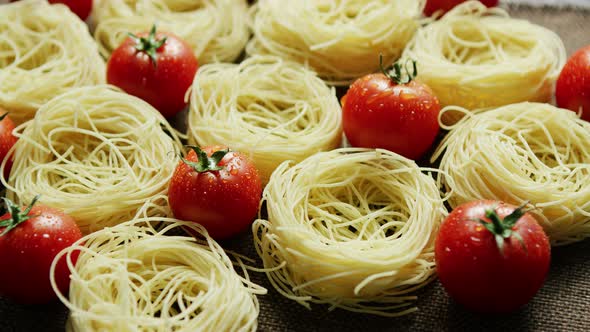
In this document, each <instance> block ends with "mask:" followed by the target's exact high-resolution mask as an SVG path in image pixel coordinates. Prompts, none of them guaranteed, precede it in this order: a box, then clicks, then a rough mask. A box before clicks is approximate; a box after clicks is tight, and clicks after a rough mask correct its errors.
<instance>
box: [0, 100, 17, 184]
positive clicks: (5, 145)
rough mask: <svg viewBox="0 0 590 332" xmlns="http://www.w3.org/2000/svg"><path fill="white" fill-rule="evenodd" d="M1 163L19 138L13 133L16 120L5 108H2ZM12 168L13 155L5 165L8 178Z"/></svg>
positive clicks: (0, 122) (0, 124) (0, 125)
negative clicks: (11, 117) (13, 119)
mask: <svg viewBox="0 0 590 332" xmlns="http://www.w3.org/2000/svg"><path fill="white" fill-rule="evenodd" d="M0 114H2V115H0V163H1V162H2V161H3V160H4V159H5V158H6V156H7V155H8V152H9V151H10V149H12V147H13V146H14V144H15V143H16V141H17V138H16V137H15V136H14V135H12V131H13V130H14V122H12V120H11V119H10V117H9V116H8V113H6V112H5V111H4V110H2V109H0ZM11 168H12V157H11V158H10V159H9V160H7V161H6V166H4V178H6V179H8V176H9V175H10V169H11Z"/></svg>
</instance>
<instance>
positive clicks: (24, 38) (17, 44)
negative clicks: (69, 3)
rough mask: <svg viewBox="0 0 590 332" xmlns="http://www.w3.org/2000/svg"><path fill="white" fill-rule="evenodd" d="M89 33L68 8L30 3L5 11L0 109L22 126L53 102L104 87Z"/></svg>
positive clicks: (0, 35) (0, 31) (0, 34)
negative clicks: (75, 90)
mask: <svg viewBox="0 0 590 332" xmlns="http://www.w3.org/2000/svg"><path fill="white" fill-rule="evenodd" d="M104 76H105V64H104V61H103V60H102V58H101V57H100V55H99V54H98V49H97V46H96V44H95V43H94V40H93V39H92V37H91V36H90V33H89V32H88V27H87V26H86V24H84V22H82V21H81V20H80V19H79V18H78V16H76V15H75V14H73V13H72V12H71V11H70V10H69V9H68V8H67V7H66V6H65V5H61V4H56V5H50V4H49V3H47V1H45V0H24V1H18V2H15V3H11V4H6V5H2V6H0V108H4V109H5V110H7V111H9V112H10V117H11V118H12V119H13V120H14V121H15V122H17V123H22V122H25V121H26V120H29V119H31V118H33V116H34V115H35V112H36V111H37V109H38V108H39V107H41V106H42V105H43V104H44V103H46V102H47V101H49V100H50V99H51V98H53V97H55V96H57V95H59V94H61V93H63V92H66V91H67V90H69V89H71V88H75V87H79V86H88V85H94V84H99V83H104Z"/></svg>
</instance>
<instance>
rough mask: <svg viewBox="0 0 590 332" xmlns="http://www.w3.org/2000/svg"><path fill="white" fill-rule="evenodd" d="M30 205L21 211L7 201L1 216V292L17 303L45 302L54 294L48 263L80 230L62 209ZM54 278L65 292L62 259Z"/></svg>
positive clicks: (66, 278)
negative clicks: (6, 208) (7, 211)
mask: <svg viewBox="0 0 590 332" xmlns="http://www.w3.org/2000/svg"><path fill="white" fill-rule="evenodd" d="M34 203H35V201H33V203H31V206H32V205H33V204H34ZM31 206H29V207H28V208H26V209H24V210H23V211H21V209H20V208H19V207H18V206H16V205H14V203H12V202H9V201H7V207H8V210H9V213H6V214H5V215H4V216H2V218H1V219H2V221H1V222H0V234H2V235H0V271H2V273H0V294H1V295H2V296H6V297H9V298H12V299H13V300H15V301H16V302H19V303H26V304H38V303H47V302H49V301H51V300H52V299H54V298H55V297H56V295H55V292H54V291H53V289H52V288H51V284H50V282H49V268H50V266H51V263H52V261H53V259H54V258H55V256H56V255H57V254H58V253H59V252H60V251H61V250H62V249H64V248H66V247H68V246H70V245H71V244H72V243H74V242H76V241H77V240H79V239H80V238H81V237H82V233H81V232H80V229H79V228H78V225H76V222H75V221H74V219H73V218H72V217H70V216H68V215H66V214H64V213H63V212H62V211H60V210H57V209H54V208H50V207H47V206H42V205H35V206H32V208H31ZM74 258H77V257H76V256H74ZM55 280H56V283H57V285H58V287H59V289H60V291H62V292H63V293H64V294H67V292H68V289H69V284H70V271H69V270H68V267H67V265H66V261H65V260H62V261H60V262H59V263H58V265H57V266H56V270H55Z"/></svg>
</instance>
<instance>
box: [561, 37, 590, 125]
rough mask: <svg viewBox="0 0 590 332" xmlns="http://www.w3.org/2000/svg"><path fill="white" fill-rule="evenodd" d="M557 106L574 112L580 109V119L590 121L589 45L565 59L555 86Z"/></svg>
mask: <svg viewBox="0 0 590 332" xmlns="http://www.w3.org/2000/svg"><path fill="white" fill-rule="evenodd" d="M555 99H556V100H557V106H559V107H562V108H567V109H570V110H572V111H574V112H578V111H580V108H581V109H582V119H584V120H586V121H590V45H588V46H586V47H584V48H582V49H580V50H578V51H577V52H576V53H574V55H572V57H571V58H570V59H569V60H568V61H567V63H566V64H565V66H564V67H563V69H562V70H561V74H559V78H558V79H557V85H556V88H555Z"/></svg>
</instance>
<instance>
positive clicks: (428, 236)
mask: <svg viewBox="0 0 590 332" xmlns="http://www.w3.org/2000/svg"><path fill="white" fill-rule="evenodd" d="M430 171H431V170H429V169H421V168H419V167H418V166H417V165H416V164H415V163H414V162H413V161H411V160H409V159H406V158H404V157H402V156H399V155H397V154H394V153H393V152H390V151H387V150H370V149H360V148H344V149H337V150H333V151H329V152H320V153H317V154H315V155H313V156H311V157H309V158H307V159H305V160H304V161H302V162H300V163H299V164H295V165H293V164H292V163H289V162H285V163H283V164H281V166H279V168H277V170H276V171H275V172H274V173H273V175H272V177H271V179H270V182H269V183H268V185H267V186H266V188H265V190H264V195H263V202H264V203H265V205H266V210H267V213H268V218H267V219H259V220H256V221H255V223H254V225H253V233H254V243H255V245H256V249H257V251H258V254H259V255H260V257H261V258H262V261H263V263H264V268H265V270H264V271H265V272H266V274H267V275H268V277H269V280H270V282H271V284H272V285H273V286H274V287H275V288H276V290H277V291H278V292H279V293H280V294H282V295H283V296H285V297H287V298H289V299H291V300H294V301H297V302H298V303H300V304H302V305H304V306H306V307H310V303H311V302H315V303H327V304H330V305H331V307H330V309H334V308H343V309H346V310H350V311H357V312H364V313H371V314H376V315H383V316H399V315H404V314H408V313H411V312H413V311H415V310H416V308H415V307H412V304H413V301H414V300H415V299H416V296H415V295H413V294H412V292H413V291H415V290H416V289H418V288H420V287H422V286H424V285H425V284H426V283H428V281H430V280H431V279H432V278H433V276H434V273H435V263H434V239H435V236H436V233H437V231H438V228H439V224H440V222H441V221H442V219H443V218H444V216H445V215H446V210H445V207H444V205H443V199H441V197H440V195H439V190H438V188H437V186H436V183H435V181H434V179H433V178H432V177H431V176H430V175H429V174H425V173H423V172H430ZM263 206H264V205H263Z"/></svg>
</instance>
